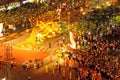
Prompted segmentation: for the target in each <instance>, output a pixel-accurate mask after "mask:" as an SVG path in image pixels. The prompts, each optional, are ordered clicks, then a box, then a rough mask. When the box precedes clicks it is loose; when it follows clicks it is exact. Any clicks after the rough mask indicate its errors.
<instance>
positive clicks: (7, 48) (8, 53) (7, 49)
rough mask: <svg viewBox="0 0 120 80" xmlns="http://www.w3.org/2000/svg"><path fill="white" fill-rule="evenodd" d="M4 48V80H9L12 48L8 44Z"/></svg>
mask: <svg viewBox="0 0 120 80" xmlns="http://www.w3.org/2000/svg"><path fill="white" fill-rule="evenodd" d="M4 48H5V61H6V70H7V72H6V80H11V79H10V61H11V58H12V46H11V45H10V44H6V45H5V46H4Z"/></svg>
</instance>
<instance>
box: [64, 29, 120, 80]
mask: <svg viewBox="0 0 120 80" xmlns="http://www.w3.org/2000/svg"><path fill="white" fill-rule="evenodd" d="M118 32H119V31H118ZM118 32H114V31H112V32H111V31H110V30H109V31H108V32H106V33H105V35H103V36H102V38H97V39H96V40H95V41H92V42H90V45H89V46H90V48H89V49H86V50H71V51H69V56H68V58H65V62H66V64H68V65H69V67H70V68H71V69H74V70H75V71H76V72H77V75H78V77H80V80H103V79H105V80H119V79H120V62H119V60H120V40H119V38H120V35H119V34H118Z"/></svg>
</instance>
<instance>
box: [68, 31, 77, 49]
mask: <svg viewBox="0 0 120 80" xmlns="http://www.w3.org/2000/svg"><path fill="white" fill-rule="evenodd" d="M69 34H70V47H71V48H72V49H76V42H75V39H74V35H73V32H71V31H70V33H69Z"/></svg>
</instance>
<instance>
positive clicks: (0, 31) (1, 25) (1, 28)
mask: <svg viewBox="0 0 120 80" xmlns="http://www.w3.org/2000/svg"><path fill="white" fill-rule="evenodd" d="M2 30H3V23H0V37H2V36H3V34H2Z"/></svg>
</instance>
